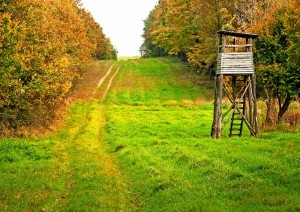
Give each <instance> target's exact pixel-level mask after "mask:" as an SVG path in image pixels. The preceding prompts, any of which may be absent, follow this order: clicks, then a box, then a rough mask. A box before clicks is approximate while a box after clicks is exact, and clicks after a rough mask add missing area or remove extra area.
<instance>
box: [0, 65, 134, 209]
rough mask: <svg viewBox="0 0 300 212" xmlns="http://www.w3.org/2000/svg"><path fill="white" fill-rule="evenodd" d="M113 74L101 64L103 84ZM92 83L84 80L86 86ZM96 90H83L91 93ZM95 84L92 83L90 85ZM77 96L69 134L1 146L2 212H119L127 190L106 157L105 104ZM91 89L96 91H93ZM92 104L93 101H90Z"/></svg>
mask: <svg viewBox="0 0 300 212" xmlns="http://www.w3.org/2000/svg"><path fill="white" fill-rule="evenodd" d="M102 68H107V64H106V63H102V64H99V66H98V69H99V70H98V74H99V76H97V74H96V73H94V72H95V70H93V71H92V74H93V75H94V76H95V77H97V78H100V76H101V74H103V73H104V71H103V70H102ZM85 81H86V79H84V81H83V84H86V83H85ZM94 81H95V82H94V86H91V87H90V85H89V84H86V85H83V86H84V87H85V88H86V89H87V90H86V92H88V93H93V91H94V89H95V86H96V84H97V80H94ZM89 82H90V83H91V81H89ZM79 86H80V88H81V89H78V92H79V93H78V92H75V93H76V94H74V95H75V97H74V98H75V99H77V100H78V102H76V103H73V104H72V106H71V107H70V109H69V111H68V113H67V114H68V115H67V117H66V120H65V124H64V127H63V129H61V130H60V131H59V132H57V133H56V134H55V135H52V136H49V137H44V138H38V139H21V138H20V139H1V140H0V170H1V172H0V211H99V210H102V211H118V210H125V209H127V210H128V208H130V205H129V204H125V203H126V202H127V200H126V195H124V192H125V193H126V189H127V188H126V185H125V184H124V183H123V176H122V174H121V173H120V172H119V170H118V168H117V165H116V164H115V162H114V157H112V156H111V155H109V154H108V153H107V151H106V147H105V145H103V140H104V137H103V136H104V132H103V130H104V125H105V117H104V113H103V112H104V111H103V106H102V104H101V102H99V101H97V100H93V98H90V97H87V96H86V95H83V94H82V89H84V88H82V84H81V85H79ZM89 88H91V90H89ZM87 99H88V101H87Z"/></svg>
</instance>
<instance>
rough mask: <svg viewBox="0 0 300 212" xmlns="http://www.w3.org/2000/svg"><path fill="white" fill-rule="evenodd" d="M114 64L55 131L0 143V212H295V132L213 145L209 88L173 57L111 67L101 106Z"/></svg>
mask: <svg viewBox="0 0 300 212" xmlns="http://www.w3.org/2000/svg"><path fill="white" fill-rule="evenodd" d="M111 65H112V62H101V63H99V64H98V65H97V66H96V68H93V69H91V71H90V72H89V74H87V76H86V77H85V79H84V80H83V81H82V82H81V83H79V85H78V86H77V87H76V89H74V94H73V96H74V98H73V99H74V103H73V104H72V106H71V107H70V109H69V111H68V114H67V115H66V117H65V124H64V127H63V128H62V129H61V130H60V131H59V132H57V133H55V134H54V135H51V136H47V137H42V138H36V139H21V138H20V139H1V140H0V170H1V172H0V211H134V210H137V211H299V210H300V133H297V132H294V133H291V132H280V131H273V132H264V133H262V134H261V137H260V138H259V139H255V138H251V137H249V136H248V135H247V134H245V135H244V136H243V137H242V138H228V136H227V134H228V132H226V131H225V132H224V138H223V139H222V140H213V139H211V138H210V128H211V121H212V113H213V111H212V110H213V105H212V98H213V96H212V85H211V84H212V83H210V82H205V81H203V79H201V78H200V77H199V76H196V75H194V74H193V73H192V72H189V71H188V69H187V67H186V66H185V65H184V64H182V63H179V62H178V61H177V60H175V59H167V58H162V59H142V60H127V61H119V62H116V63H115V65H114V66H113V68H112V73H111V74H110V75H109V76H108V79H109V78H110V77H111V76H112V75H113V74H114V73H115V71H116V70H117V68H118V67H120V66H121V69H120V72H119V74H118V75H117V76H116V78H115V79H114V82H113V84H112V87H111V88H110V90H109V93H108V95H107V96H106V98H105V99H104V100H103V101H102V96H101V94H102V93H103V92H104V91H105V89H104V88H105V86H106V85H107V84H108V80H107V81H106V82H104V83H103V86H104V87H103V88H97V82H98V81H99V79H100V78H101V76H103V75H104V73H105V71H106V70H107V69H108V68H109V67H110V66H111ZM98 75H99V76H98ZM96 76H98V77H96ZM93 93H95V95H93ZM87 94H89V95H87Z"/></svg>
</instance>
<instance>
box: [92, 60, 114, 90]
mask: <svg viewBox="0 0 300 212" xmlns="http://www.w3.org/2000/svg"><path fill="white" fill-rule="evenodd" d="M113 67H114V64H113V65H111V66H110V68H109V69H108V71H107V72H106V74H105V75H104V76H103V77H102V78H101V79H100V80H99V82H98V84H97V90H95V92H94V93H93V95H95V94H96V93H97V91H98V90H99V88H100V87H101V85H102V84H103V82H104V81H105V79H106V78H107V77H108V75H109V74H110V72H111V70H112V68H113Z"/></svg>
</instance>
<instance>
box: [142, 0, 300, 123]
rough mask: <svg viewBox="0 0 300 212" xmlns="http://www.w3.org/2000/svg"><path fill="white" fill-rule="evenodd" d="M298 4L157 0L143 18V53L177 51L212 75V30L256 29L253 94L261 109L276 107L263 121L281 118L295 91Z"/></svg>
mask: <svg viewBox="0 0 300 212" xmlns="http://www.w3.org/2000/svg"><path fill="white" fill-rule="evenodd" d="M299 8H300V5H299V0H289V1H287V0H172V1H170V0H160V1H159V3H158V4H157V5H156V7H155V8H154V9H153V10H152V11H151V12H150V14H149V16H148V18H147V19H146V20H145V21H144V22H145V27H144V34H143V36H144V39H145V42H144V44H143V45H146V46H147V49H148V52H147V55H146V56H148V57H155V56H160V55H159V54H160V53H161V52H164V53H167V54H170V55H177V56H179V57H181V58H183V59H184V60H187V61H188V62H189V63H190V65H191V66H192V67H193V68H194V69H195V70H197V71H198V72H199V73H202V74H211V75H213V73H214V70H215V69H216V57H217V50H218V47H217V45H218V38H217V35H216V32H217V31H218V30H230V31H237V32H249V33H257V34H259V35H260V36H259V38H258V39H257V40H256V42H255V49H256V51H255V58H256V60H255V63H256V67H257V74H258V87H259V90H258V91H259V96H260V97H264V98H265V99H266V101H267V106H268V111H267V114H274V113H275V114H276V113H277V118H275V119H276V120H273V121H272V120H270V117H268V115H267V120H266V121H267V122H269V123H268V124H273V123H275V122H277V123H281V120H282V117H283V115H284V113H285V112H286V111H287V110H288V108H289V105H290V103H291V102H292V101H294V100H295V98H297V95H298V96H299V94H300V77H299V76H300V75H299V72H300V68H299V67H300V63H299V58H300V34H299V32H300V31H299V25H300V10H299ZM157 50H159V51H157ZM275 103H277V106H275ZM272 108H273V109H274V111H270V110H273V109H272ZM276 110H277V111H276ZM272 122H273V123H272Z"/></svg>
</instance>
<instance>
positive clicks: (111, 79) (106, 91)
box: [102, 66, 121, 100]
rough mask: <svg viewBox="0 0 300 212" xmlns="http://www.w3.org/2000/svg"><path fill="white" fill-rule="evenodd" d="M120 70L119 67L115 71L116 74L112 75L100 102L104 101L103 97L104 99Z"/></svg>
mask: <svg viewBox="0 0 300 212" xmlns="http://www.w3.org/2000/svg"><path fill="white" fill-rule="evenodd" d="M120 68H121V66H119V67H118V69H117V71H116V72H115V73H114V75H113V76H112V77H111V78H110V80H109V82H108V85H107V87H106V90H105V92H104V93H103V96H102V100H104V99H105V97H106V95H107V93H108V91H109V89H110V87H111V85H112V83H113V80H114V79H115V77H116V76H117V74H118V73H119V71H120Z"/></svg>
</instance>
